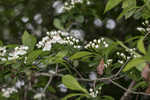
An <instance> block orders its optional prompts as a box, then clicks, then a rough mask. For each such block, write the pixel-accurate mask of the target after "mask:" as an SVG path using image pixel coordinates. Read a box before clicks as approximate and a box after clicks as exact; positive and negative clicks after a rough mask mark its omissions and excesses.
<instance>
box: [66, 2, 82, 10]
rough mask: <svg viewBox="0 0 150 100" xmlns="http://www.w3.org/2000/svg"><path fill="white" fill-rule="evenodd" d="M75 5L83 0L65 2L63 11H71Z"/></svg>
mask: <svg viewBox="0 0 150 100" xmlns="http://www.w3.org/2000/svg"><path fill="white" fill-rule="evenodd" d="M77 3H83V0H70V2H68V1H67V2H65V3H64V4H65V5H64V9H65V10H70V9H72V8H74V7H75V4H77Z"/></svg>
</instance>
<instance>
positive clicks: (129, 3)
mask: <svg viewBox="0 0 150 100" xmlns="http://www.w3.org/2000/svg"><path fill="white" fill-rule="evenodd" d="M135 6H136V0H124V1H123V4H122V8H133V7H135Z"/></svg>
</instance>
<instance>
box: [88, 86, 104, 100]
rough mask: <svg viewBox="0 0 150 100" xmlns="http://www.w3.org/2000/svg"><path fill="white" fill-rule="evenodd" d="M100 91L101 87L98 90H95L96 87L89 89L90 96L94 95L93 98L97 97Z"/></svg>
mask: <svg viewBox="0 0 150 100" xmlns="http://www.w3.org/2000/svg"><path fill="white" fill-rule="evenodd" d="M99 91H101V87H100V88H98V90H96V91H94V89H92V88H90V89H89V92H90V96H91V97H93V98H95V97H97V95H98V93H99Z"/></svg>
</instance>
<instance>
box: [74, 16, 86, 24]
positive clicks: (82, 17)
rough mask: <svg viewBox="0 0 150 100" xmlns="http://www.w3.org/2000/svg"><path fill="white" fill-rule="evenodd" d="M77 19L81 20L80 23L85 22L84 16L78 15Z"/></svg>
mask: <svg viewBox="0 0 150 100" xmlns="http://www.w3.org/2000/svg"><path fill="white" fill-rule="evenodd" d="M76 21H77V22H79V23H83V22H84V16H78V17H76Z"/></svg>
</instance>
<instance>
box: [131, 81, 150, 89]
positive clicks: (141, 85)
mask: <svg viewBox="0 0 150 100" xmlns="http://www.w3.org/2000/svg"><path fill="white" fill-rule="evenodd" d="M147 85H148V84H147V83H146V81H141V82H139V83H137V84H136V85H135V86H134V87H133V89H137V88H139V87H142V88H144V87H146V86H147Z"/></svg>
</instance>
